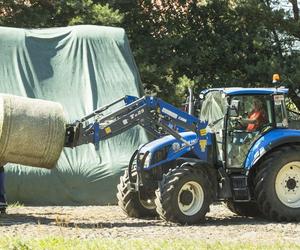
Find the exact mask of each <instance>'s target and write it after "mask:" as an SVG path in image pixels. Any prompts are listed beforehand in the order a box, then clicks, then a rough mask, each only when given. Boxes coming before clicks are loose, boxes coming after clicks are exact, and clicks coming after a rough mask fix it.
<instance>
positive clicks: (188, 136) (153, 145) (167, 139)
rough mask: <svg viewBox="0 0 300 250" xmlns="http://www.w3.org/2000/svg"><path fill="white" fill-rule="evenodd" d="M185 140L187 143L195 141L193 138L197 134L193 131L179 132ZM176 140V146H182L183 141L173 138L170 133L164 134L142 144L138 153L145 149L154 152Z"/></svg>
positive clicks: (195, 137)
mask: <svg viewBox="0 0 300 250" xmlns="http://www.w3.org/2000/svg"><path fill="white" fill-rule="evenodd" d="M179 134H180V135H181V136H182V137H183V138H184V139H185V140H186V141H188V142H189V143H191V144H193V143H195V140H196V139H197V135H196V133H194V132H182V133H179ZM175 142H177V143H178V144H177V145H178V146H180V147H182V146H183V144H184V143H183V142H182V141H180V140H178V139H176V138H174V137H173V136H172V135H167V136H164V137H162V138H159V139H157V140H154V141H151V142H149V143H147V144H145V145H143V146H142V147H141V148H140V153H146V152H147V151H149V152H150V153H154V152H155V151H157V150H159V149H161V148H164V147H166V146H169V145H170V146H171V145H173V143H175Z"/></svg>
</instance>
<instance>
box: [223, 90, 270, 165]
mask: <svg viewBox="0 0 300 250" xmlns="http://www.w3.org/2000/svg"><path fill="white" fill-rule="evenodd" d="M236 103H238V105H235V106H234V105H232V104H236ZM237 106H238V107H237ZM272 117H273V107H272V97H271V96H265V95H256V96H253V95H243V96H233V97H232V98H231V99H230V108H229V111H228V119H227V122H226V142H225V143H226V166H227V168H242V167H243V166H244V161H245V159H246V156H247V154H248V152H249V149H250V147H251V145H252V143H253V142H254V141H256V140H257V139H258V138H259V137H260V135H261V134H262V133H263V132H264V131H267V130H268V129H270V128H272V127H273V119H272Z"/></svg>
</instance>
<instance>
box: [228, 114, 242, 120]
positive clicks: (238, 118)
mask: <svg viewBox="0 0 300 250" xmlns="http://www.w3.org/2000/svg"><path fill="white" fill-rule="evenodd" d="M231 118H232V120H235V121H240V120H242V118H243V117H242V116H241V115H239V116H236V117H231Z"/></svg>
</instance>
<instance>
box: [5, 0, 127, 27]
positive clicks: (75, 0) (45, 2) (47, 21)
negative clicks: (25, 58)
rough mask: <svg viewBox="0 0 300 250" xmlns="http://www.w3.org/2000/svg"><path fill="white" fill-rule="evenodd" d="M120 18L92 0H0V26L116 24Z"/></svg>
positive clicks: (121, 16) (110, 9)
mask: <svg viewBox="0 0 300 250" xmlns="http://www.w3.org/2000/svg"><path fill="white" fill-rule="evenodd" d="M122 19H123V15H122V14H121V13H120V12H119V11H118V10H113V9H112V8H111V7H110V6H109V5H108V4H99V3H94V1H92V0H5V1H4V0H0V24H1V25H6V26H12V27H23V28H44V27H58V26H67V25H74V24H98V25H111V26H115V25H119V24H120V23H121V22H122Z"/></svg>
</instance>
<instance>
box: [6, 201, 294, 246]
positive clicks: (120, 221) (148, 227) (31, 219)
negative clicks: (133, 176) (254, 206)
mask: <svg viewBox="0 0 300 250" xmlns="http://www.w3.org/2000/svg"><path fill="white" fill-rule="evenodd" d="M7 212H8V214H7V215H0V234H1V235H4V236H16V237H19V238H35V239H37V238H45V237H56V236H58V237H66V238H80V239H95V238H99V237H100V238H132V239H137V238H138V239H149V238H150V239H151V238H153V239H154V238H155V239H174V238H178V239H181V238H190V239H201V240H205V241H208V242H214V241H220V242H224V241H226V242H228V241H251V242H256V241H263V242H266V243H268V242H274V241H289V242H297V243H300V237H299V235H300V224H299V223H275V222H270V221H267V220H264V219H259V218H245V217H239V216H236V215H234V214H233V213H231V212H230V211H229V210H228V209H227V208H226V207H224V205H213V206H211V211H210V213H208V214H207V219H206V221H205V222H203V223H202V224H200V225H196V226H181V225H177V224H173V223H168V222H164V221H162V220H160V219H134V218H129V217H127V216H126V215H125V214H124V213H123V212H122V211H121V209H120V208H119V207H117V206H85V207H65V206H63V207H62V206H53V207H52V206H51V207H50V206H49V207H11V208H8V210H7Z"/></svg>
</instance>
